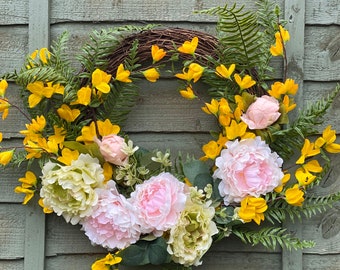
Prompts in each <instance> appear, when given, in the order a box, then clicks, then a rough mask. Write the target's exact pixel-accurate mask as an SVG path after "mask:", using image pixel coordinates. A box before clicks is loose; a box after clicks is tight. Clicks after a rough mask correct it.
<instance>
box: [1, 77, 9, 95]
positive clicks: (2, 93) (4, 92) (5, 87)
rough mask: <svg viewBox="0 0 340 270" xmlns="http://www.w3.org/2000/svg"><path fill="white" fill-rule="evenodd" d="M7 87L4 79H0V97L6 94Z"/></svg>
mask: <svg viewBox="0 0 340 270" xmlns="http://www.w3.org/2000/svg"><path fill="white" fill-rule="evenodd" d="M7 87H8V83H7V81H6V80H1V81H0V97H4V96H5V94H6V89H7Z"/></svg>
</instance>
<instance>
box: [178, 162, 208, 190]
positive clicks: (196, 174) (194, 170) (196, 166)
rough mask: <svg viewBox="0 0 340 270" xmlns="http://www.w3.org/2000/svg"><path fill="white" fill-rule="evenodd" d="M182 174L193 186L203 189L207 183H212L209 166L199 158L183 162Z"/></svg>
mask: <svg viewBox="0 0 340 270" xmlns="http://www.w3.org/2000/svg"><path fill="white" fill-rule="evenodd" d="M183 172H184V175H185V176H186V177H187V178H188V179H189V181H190V183H191V184H192V185H193V186H196V187H198V188H199V189H204V188H205V187H206V186H207V185H208V184H211V185H213V178H212V177H211V174H210V170H209V167H208V166H207V164H205V163H203V162H202V161H199V160H192V161H189V162H186V163H184V164H183Z"/></svg>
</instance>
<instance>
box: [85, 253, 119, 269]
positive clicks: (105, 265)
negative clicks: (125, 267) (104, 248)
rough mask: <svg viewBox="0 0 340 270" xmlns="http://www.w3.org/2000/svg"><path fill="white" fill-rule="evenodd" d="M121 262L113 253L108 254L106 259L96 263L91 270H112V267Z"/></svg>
mask: <svg viewBox="0 0 340 270" xmlns="http://www.w3.org/2000/svg"><path fill="white" fill-rule="evenodd" d="M121 261H122V258H121V257H118V256H112V254H111V253H108V254H107V255H106V257H105V258H103V259H100V260H97V261H95V262H94V263H93V264H92V267H91V270H110V269H111V266H112V265H116V264H119V263H120V262H121Z"/></svg>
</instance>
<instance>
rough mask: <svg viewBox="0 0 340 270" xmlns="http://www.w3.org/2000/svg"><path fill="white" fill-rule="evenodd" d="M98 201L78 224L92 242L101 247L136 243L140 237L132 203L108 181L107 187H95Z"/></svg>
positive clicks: (123, 246)
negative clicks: (87, 215) (89, 213)
mask: <svg viewBox="0 0 340 270" xmlns="http://www.w3.org/2000/svg"><path fill="white" fill-rule="evenodd" d="M96 192H97V194H98V203H97V205H96V206H95V207H94V209H93V212H92V214H91V215H90V216H89V217H86V218H85V219H83V220H82V221H81V222H80V223H81V224H82V226H83V227H82V229H83V230H84V231H85V234H86V235H87V237H88V238H89V239H90V240H91V242H92V244H97V245H101V246H103V247H105V248H109V249H114V248H119V249H123V248H126V247H127V246H129V245H130V244H133V243H135V242H137V240H138V239H139V237H140V226H139V225H138V223H137V217H136V213H135V211H134V208H133V207H132V205H131V204H130V203H129V202H128V200H127V199H126V198H125V197H124V196H123V195H121V194H119V193H118V191H117V189H116V185H115V183H114V182H113V181H112V180H111V181H109V182H108V183H107V188H106V189H102V188H98V189H96Z"/></svg>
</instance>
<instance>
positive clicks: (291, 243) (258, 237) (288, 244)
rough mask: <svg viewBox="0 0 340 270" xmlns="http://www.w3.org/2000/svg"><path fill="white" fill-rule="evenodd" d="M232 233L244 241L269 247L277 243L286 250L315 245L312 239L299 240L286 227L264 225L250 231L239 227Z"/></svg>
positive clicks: (273, 247) (274, 246) (271, 247)
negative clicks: (257, 229) (261, 227)
mask: <svg viewBox="0 0 340 270" xmlns="http://www.w3.org/2000/svg"><path fill="white" fill-rule="evenodd" d="M233 233H234V234H235V235H236V236H238V237H239V238H240V239H241V240H242V241H243V242H244V243H250V244H252V245H257V244H262V245H263V246H265V247H266V248H269V249H275V248H276V246H277V245H279V246H281V247H283V248H286V249H288V250H292V249H295V250H297V249H302V248H311V247H313V246H314V245H315V243H314V242H313V241H305V240H300V239H298V238H296V237H294V236H292V235H291V234H289V233H287V230H286V229H284V228H280V227H265V228H263V229H261V230H259V231H251V230H249V229H246V228H244V227H241V228H237V229H235V230H233Z"/></svg>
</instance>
